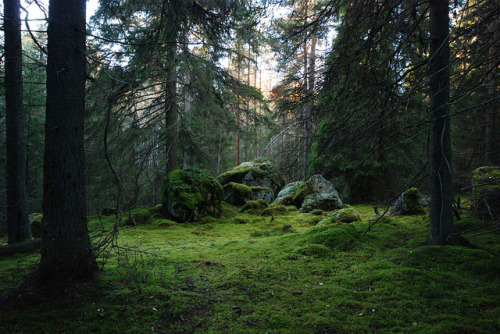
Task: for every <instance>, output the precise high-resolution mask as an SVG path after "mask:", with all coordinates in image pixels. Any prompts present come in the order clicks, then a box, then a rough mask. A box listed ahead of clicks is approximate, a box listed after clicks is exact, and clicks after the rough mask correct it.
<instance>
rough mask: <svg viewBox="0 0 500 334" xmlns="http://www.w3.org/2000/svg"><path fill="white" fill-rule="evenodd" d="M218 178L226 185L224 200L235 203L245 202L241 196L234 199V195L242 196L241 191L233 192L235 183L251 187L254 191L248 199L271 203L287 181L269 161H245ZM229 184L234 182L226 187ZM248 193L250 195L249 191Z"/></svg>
mask: <svg viewBox="0 0 500 334" xmlns="http://www.w3.org/2000/svg"><path fill="white" fill-rule="evenodd" d="M217 179H218V180H219V182H220V183H221V184H222V185H223V186H224V201H226V202H228V203H230V204H233V205H243V204H244V203H241V201H240V198H238V199H232V197H231V196H232V195H236V196H240V194H239V193H234V192H231V190H232V188H234V187H235V186H234V184H241V185H244V186H247V187H249V188H250V190H251V192H252V193H251V194H250V195H249V197H248V199H247V200H252V199H253V200H256V199H264V200H266V201H267V202H268V203H271V202H272V201H274V199H275V198H276V195H277V194H278V192H279V191H280V189H281V188H282V187H283V185H284V183H285V182H284V180H283V178H282V177H281V175H280V174H279V173H278V172H277V171H276V170H275V169H274V167H273V166H272V165H271V163H270V162H269V161H252V162H244V163H242V164H240V165H239V166H237V167H235V168H233V169H231V170H229V171H227V172H225V173H222V174H221V175H219V176H218V177H217ZM229 184H232V186H230V187H229V188H226V185H229ZM226 189H227V191H226ZM246 195H248V192H247V193H246ZM236 203H240V204H236Z"/></svg>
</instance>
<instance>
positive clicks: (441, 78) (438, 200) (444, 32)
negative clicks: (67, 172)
mask: <svg viewBox="0 0 500 334" xmlns="http://www.w3.org/2000/svg"><path fill="white" fill-rule="evenodd" d="M429 7H430V38H431V50H430V97H431V110H430V119H431V124H430V161H429V166H430V178H431V204H430V229H429V237H428V239H427V243H428V244H432V245H436V244H446V243H449V242H451V237H452V236H453V233H454V225H453V210H452V200H453V197H452V187H451V140H450V118H449V117H450V116H449V99H450V92H449V86H450V75H449V66H450V48H449V16H448V11H449V9H448V0H431V1H430V2H429Z"/></svg>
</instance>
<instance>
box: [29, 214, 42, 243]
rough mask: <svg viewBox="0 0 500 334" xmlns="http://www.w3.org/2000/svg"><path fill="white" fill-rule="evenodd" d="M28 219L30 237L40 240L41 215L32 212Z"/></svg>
mask: <svg viewBox="0 0 500 334" xmlns="http://www.w3.org/2000/svg"><path fill="white" fill-rule="evenodd" d="M28 219H29V221H30V225H31V236H32V237H33V238H40V237H41V236H42V220H43V214H41V213H38V212H33V213H30V214H29V218H28Z"/></svg>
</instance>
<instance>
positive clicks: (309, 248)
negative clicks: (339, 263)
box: [298, 244, 333, 258]
mask: <svg viewBox="0 0 500 334" xmlns="http://www.w3.org/2000/svg"><path fill="white" fill-rule="evenodd" d="M298 253H300V254H301V255H305V256H312V257H319V258H321V257H331V256H332V255H333V253H332V251H331V250H330V249H329V248H328V247H326V246H325V245H318V244H309V245H306V246H304V247H302V248H300V249H299V250H298Z"/></svg>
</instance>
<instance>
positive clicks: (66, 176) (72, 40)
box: [39, 0, 97, 284]
mask: <svg viewBox="0 0 500 334" xmlns="http://www.w3.org/2000/svg"><path fill="white" fill-rule="evenodd" d="M85 6H86V0H73V1H67V0H50V2H49V27H48V60H47V112H46V123H45V156H44V185H43V190H44V196H43V224H42V248H41V255H42V257H41V260H40V270H39V274H40V280H41V281H42V282H43V283H49V284H51V283H54V282H61V283H64V282H67V281H69V280H73V279H84V278H89V277H92V276H93V275H94V273H95V271H96V269H97V265H96V261H95V256H94V252H93V249H92V246H91V244H90V239H89V234H88V229H87V218H86V203H85V177H84V166H85V164H84V146H83V145H84V111H85V78H86V77H85V75H86V73H85V70H86V69H85V64H86V62H85Z"/></svg>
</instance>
